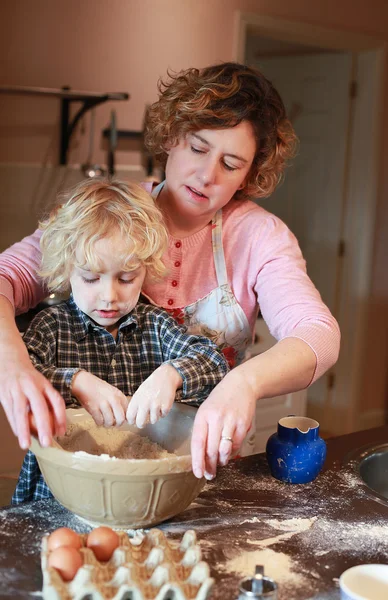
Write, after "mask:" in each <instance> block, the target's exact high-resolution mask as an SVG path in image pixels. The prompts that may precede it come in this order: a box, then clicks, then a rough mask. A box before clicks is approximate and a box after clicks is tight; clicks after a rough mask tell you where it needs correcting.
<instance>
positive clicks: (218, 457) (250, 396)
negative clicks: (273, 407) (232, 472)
mask: <svg viewBox="0 0 388 600" xmlns="http://www.w3.org/2000/svg"><path fill="white" fill-rule="evenodd" d="M255 406H256V396H255V394H254V391H253V389H252V388H251V386H250V385H249V383H248V382H247V380H246V378H244V377H242V376H241V375H240V373H239V371H238V369H235V370H234V371H231V372H230V373H228V374H227V375H226V376H225V378H224V379H223V380H222V381H221V382H220V383H219V384H218V385H217V386H216V387H215V388H214V390H213V391H212V392H211V394H210V395H209V396H208V398H207V399H206V400H205V402H204V403H203V404H202V405H201V406H200V407H199V409H198V412H197V414H196V417H195V421H194V427H193V433H192V438H191V455H192V464H193V472H194V475H195V476H196V477H198V478H201V477H204V476H205V477H206V479H213V477H215V475H216V470H217V464H218V463H219V464H220V465H222V466H223V465H226V464H227V463H228V461H229V459H230V457H231V455H232V454H233V453H235V452H237V450H238V449H239V448H240V446H241V444H242V442H243V440H244V438H245V436H246V434H247V432H248V430H249V428H250V426H251V424H252V419H253V416H254V413H255Z"/></svg>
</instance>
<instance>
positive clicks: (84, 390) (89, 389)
mask: <svg viewBox="0 0 388 600" xmlns="http://www.w3.org/2000/svg"><path fill="white" fill-rule="evenodd" d="M71 393H72V396H74V397H75V398H77V400H78V401H79V403H80V404H81V405H82V406H83V407H84V408H85V409H86V410H87V411H88V413H90V414H91V415H92V417H93V419H94V421H95V422H96V424H97V425H103V426H104V427H113V426H114V425H117V426H119V425H122V424H123V423H124V421H125V413H126V410H127V406H128V398H127V397H126V396H124V394H123V393H122V392H120V390H119V389H117V388H116V387H114V386H113V385H111V384H110V383H107V382H106V381H103V380H102V379H100V378H99V377H96V376H95V375H92V373H88V372H87V371H79V372H78V373H76V374H75V375H74V377H73V381H72V385H71Z"/></svg>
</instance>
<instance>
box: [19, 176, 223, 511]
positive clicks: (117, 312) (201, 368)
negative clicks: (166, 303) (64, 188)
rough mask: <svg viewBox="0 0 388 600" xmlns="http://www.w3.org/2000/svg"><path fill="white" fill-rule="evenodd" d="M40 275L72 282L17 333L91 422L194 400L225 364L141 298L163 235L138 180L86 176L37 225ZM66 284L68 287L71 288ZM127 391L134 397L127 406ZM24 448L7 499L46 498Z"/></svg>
mask: <svg viewBox="0 0 388 600" xmlns="http://www.w3.org/2000/svg"><path fill="white" fill-rule="evenodd" d="M41 227H42V229H43V235H42V238H41V248H42V264H41V269H40V274H41V276H42V278H43V279H44V281H45V282H46V284H47V287H48V289H49V290H52V291H54V290H55V291H67V290H69V288H70V290H71V296H70V298H69V300H67V301H66V302H63V303H61V304H58V305H56V306H52V307H50V308H47V309H45V310H43V311H41V312H40V313H38V315H37V316H36V317H35V318H34V319H33V321H32V323H31V325H30V326H29V328H28V329H27V331H26V333H25V335H24V342H25V344H26V346H27V349H28V352H29V355H30V358H31V361H32V363H33V364H34V366H35V367H36V369H37V370H38V371H40V372H41V373H42V374H43V375H45V377H46V378H47V379H49V381H50V382H51V383H52V384H53V386H54V387H55V388H56V389H57V390H58V391H59V392H60V393H61V395H62V397H63V398H64V400H65V402H66V405H67V406H70V405H72V404H74V402H76V403H77V404H78V405H81V406H83V407H84V408H85V409H86V410H87V411H88V412H89V413H90V414H91V415H92V417H93V418H94V420H95V422H96V423H97V425H104V426H106V427H110V426H113V425H121V424H122V423H123V422H124V421H125V419H127V420H128V422H129V423H131V424H133V423H136V425H137V426H138V427H142V426H143V425H144V424H145V423H146V422H147V421H148V420H149V421H150V422H151V423H155V422H156V421H157V420H158V419H159V418H161V417H163V416H165V415H166V414H167V413H168V412H169V410H170V409H171V406H172V404H173V402H174V399H175V398H176V393H177V390H180V388H182V389H181V398H182V399H183V400H189V401H190V403H194V404H195V405H198V404H200V403H201V402H202V401H203V400H204V399H205V398H206V397H207V396H208V395H209V393H210V391H211V390H212V389H213V387H214V386H215V385H216V384H217V383H218V382H219V381H220V380H221V379H222V377H224V375H225V374H226V373H227V371H228V366H227V363H226V361H225V359H224V357H223V355H222V354H221V353H219V352H218V351H217V347H216V346H215V344H214V343H213V342H211V341H210V340H209V339H208V338H206V337H202V336H197V335H187V334H186V330H185V328H184V327H182V326H180V325H178V324H177V323H176V321H175V320H174V319H173V318H172V317H171V316H170V315H168V313H166V312H164V311H163V310H161V309H159V308H157V307H155V306H151V305H147V304H141V303H138V300H139V296H140V292H141V288H142V284H143V281H144V278H145V276H146V274H147V277H160V276H162V275H163V274H164V272H165V268H164V265H163V262H162V256H163V254H164V251H165V249H166V246H167V234H166V230H165V227H164V225H163V219H162V215H161V213H160V211H159V209H158V208H157V207H156V206H155V204H154V201H153V199H152V198H151V196H150V195H149V194H148V193H147V192H146V191H145V190H144V189H143V188H141V187H140V186H137V185H133V184H124V183H122V182H119V181H113V182H109V181H104V180H97V181H96V180H88V181H85V182H83V183H81V184H80V185H79V186H78V187H77V188H75V190H73V191H72V192H71V193H70V194H69V195H68V196H67V199H66V201H65V202H64V203H63V204H61V205H60V206H59V207H58V208H57V209H55V210H54V211H53V212H52V213H51V215H50V217H49V218H48V220H47V221H46V222H44V223H42V224H41ZM70 290H69V291H70ZM127 396H132V400H131V402H130V404H129V405H128V398H127ZM50 496H51V493H50V491H49V489H48V487H47V485H46V483H45V482H44V480H43V477H42V475H41V473H40V470H39V466H38V463H37V460H36V458H35V456H34V455H33V454H32V452H30V451H28V452H27V455H26V458H25V460H24V463H23V466H22V470H21V473H20V476H19V481H18V484H17V487H16V490H15V493H14V495H13V498H12V502H13V504H18V503H20V502H24V501H27V500H37V499H42V498H47V497H50Z"/></svg>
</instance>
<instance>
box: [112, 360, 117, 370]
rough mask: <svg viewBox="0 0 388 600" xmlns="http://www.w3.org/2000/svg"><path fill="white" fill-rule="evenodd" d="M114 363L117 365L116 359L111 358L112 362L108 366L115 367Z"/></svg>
mask: <svg viewBox="0 0 388 600" xmlns="http://www.w3.org/2000/svg"><path fill="white" fill-rule="evenodd" d="M116 365H117V361H116V359H113V360H112V362H111V363H110V366H111V367H113V368H115V366H116Z"/></svg>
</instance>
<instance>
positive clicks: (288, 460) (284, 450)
mask: <svg viewBox="0 0 388 600" xmlns="http://www.w3.org/2000/svg"><path fill="white" fill-rule="evenodd" d="M266 453H267V461H268V465H269V468H270V470H271V474H272V476H273V477H275V478H276V479H280V481H286V482H287V483H309V482H310V481H313V479H315V478H316V476H317V475H318V473H319V472H320V470H321V469H322V467H323V463H324V462H325V458H326V444H325V442H324V441H323V439H322V438H320V437H319V423H318V422H317V421H315V420H314V419H309V418H308V417H295V416H289V417H284V418H283V419H280V421H279V422H278V431H277V433H274V434H273V435H271V437H270V438H269V439H268V442H267V448H266Z"/></svg>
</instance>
